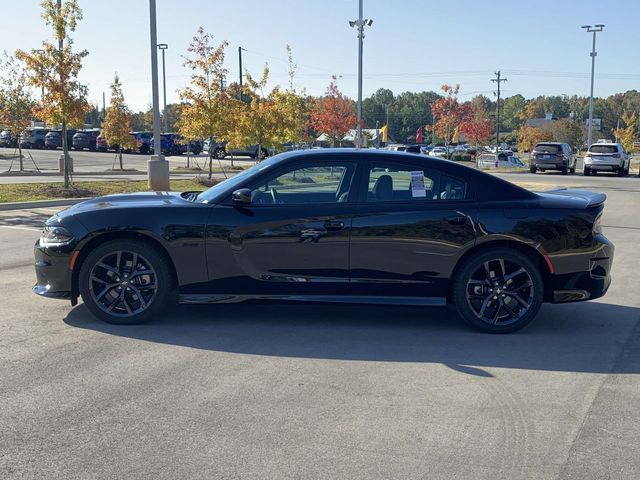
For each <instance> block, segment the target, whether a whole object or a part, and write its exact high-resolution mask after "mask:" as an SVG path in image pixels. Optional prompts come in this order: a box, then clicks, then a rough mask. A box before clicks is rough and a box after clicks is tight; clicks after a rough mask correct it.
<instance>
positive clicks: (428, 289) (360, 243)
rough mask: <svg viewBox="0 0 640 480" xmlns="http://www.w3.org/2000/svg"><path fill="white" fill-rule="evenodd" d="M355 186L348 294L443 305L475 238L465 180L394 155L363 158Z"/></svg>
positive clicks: (473, 212) (473, 209)
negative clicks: (417, 299) (400, 160)
mask: <svg viewBox="0 0 640 480" xmlns="http://www.w3.org/2000/svg"><path fill="white" fill-rule="evenodd" d="M359 190H360V192H362V193H361V194H360V198H359V204H358V208H357V210H356V215H355V216H354V218H353V222H352V224H351V245H350V255H349V256H350V264H351V268H350V272H351V289H352V291H353V293H354V294H357V295H384V296H421V297H432V298H433V299H434V302H435V303H441V302H442V301H443V300H444V298H445V297H446V295H447V291H448V287H449V277H450V275H451V273H452V270H453V267H454V265H455V263H456V262H457V260H458V259H459V258H460V257H461V256H462V254H463V253H464V252H465V251H466V250H467V249H469V248H471V247H472V246H473V245H474V243H475V237H476V234H475V222H476V218H477V208H476V206H475V202H474V201H473V192H472V188H471V185H470V184H469V183H468V182H466V181H465V179H463V178H456V177H454V176H452V175H450V174H448V173H447V172H444V171H438V170H435V169H429V168H425V164H424V163H423V162H420V163H415V164H412V163H403V164H399V163H398V161H397V160H394V159H392V160H371V161H369V162H367V163H365V164H363V165H362V166H361V168H360V169H359Z"/></svg>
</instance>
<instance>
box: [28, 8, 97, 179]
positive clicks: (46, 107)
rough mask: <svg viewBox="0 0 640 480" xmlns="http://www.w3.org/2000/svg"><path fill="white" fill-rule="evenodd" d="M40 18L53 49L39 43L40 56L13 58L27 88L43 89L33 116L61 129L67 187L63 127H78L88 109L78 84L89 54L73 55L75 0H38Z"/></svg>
mask: <svg viewBox="0 0 640 480" xmlns="http://www.w3.org/2000/svg"><path fill="white" fill-rule="evenodd" d="M40 5H41V7H42V18H43V19H44V21H45V23H46V24H47V25H48V26H50V27H51V28H52V29H53V37H54V39H55V40H56V41H57V45H54V44H53V43H51V42H48V41H44V42H42V49H41V51H40V52H38V51H33V52H27V51H24V50H18V51H16V58H18V59H19V60H22V61H23V62H24V63H25V65H26V67H27V69H28V71H29V73H30V75H29V77H28V81H29V84H31V85H32V86H33V87H36V88H37V89H44V92H45V95H44V99H43V101H42V102H40V103H38V104H36V105H35V107H34V112H33V113H34V116H35V117H37V118H41V119H44V120H46V121H47V123H49V124H53V125H56V124H59V125H62V149H63V152H64V186H65V188H69V185H70V176H69V173H70V162H69V146H68V145H67V126H73V125H82V123H83V120H84V115H85V112H86V111H87V110H88V109H89V104H88V102H87V100H86V97H87V87H86V86H85V85H82V84H81V83H80V82H79V81H78V73H79V72H80V69H81V68H82V60H83V59H84V58H85V57H86V56H87V55H88V54H89V52H87V51H86V50H82V51H79V52H74V51H73V40H72V39H71V38H70V37H69V34H70V33H72V32H74V31H75V29H76V26H77V24H78V21H80V20H82V10H81V9H80V7H79V5H78V2H77V0H65V1H63V2H60V4H59V6H58V2H56V0H42V2H41V3H40Z"/></svg>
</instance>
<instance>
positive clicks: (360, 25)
mask: <svg viewBox="0 0 640 480" xmlns="http://www.w3.org/2000/svg"><path fill="white" fill-rule="evenodd" d="M372 23H373V20H371V19H370V18H362V0H360V1H359V9H358V19H357V20H353V21H350V22H349V25H350V26H351V27H356V28H357V29H358V104H357V108H356V117H357V121H358V124H357V125H356V148H360V147H362V40H363V39H364V26H365V25H367V26H368V27H370V26H371V24H372Z"/></svg>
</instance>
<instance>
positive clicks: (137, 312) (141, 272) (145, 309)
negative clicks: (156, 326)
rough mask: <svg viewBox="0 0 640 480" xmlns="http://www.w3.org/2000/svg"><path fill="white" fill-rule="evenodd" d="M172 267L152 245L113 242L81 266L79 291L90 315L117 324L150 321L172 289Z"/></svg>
mask: <svg viewBox="0 0 640 480" xmlns="http://www.w3.org/2000/svg"><path fill="white" fill-rule="evenodd" d="M171 278H172V277H171V274H170V267H169V265H168V262H167V260H166V259H165V257H164V256H163V255H162V254H161V253H160V252H158V251H157V249H156V248H154V247H153V246H152V245H150V244H146V243H145V242H141V241H137V240H129V241H128V240H122V241H111V242H107V243H104V244H102V245H100V246H99V247H97V248H96V249H95V250H93V251H92V252H91V253H90V254H89V255H88V256H87V258H86V259H85V261H84V262H83V264H82V267H81V270H80V276H79V287H80V294H81V295H82V300H83V301H84V303H85V304H86V305H87V308H89V310H91V312H92V313H93V314H94V315H96V316H97V317H99V318H101V319H102V320H104V321H106V322H109V323H114V324H122V325H124V324H134V323H141V322H144V321H147V320H149V319H151V318H152V317H153V315H154V314H156V313H157V312H159V311H161V309H162V308H163V307H164V305H165V304H166V302H167V299H168V298H169V296H170V292H171V289H172V285H171Z"/></svg>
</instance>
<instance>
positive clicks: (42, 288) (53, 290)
mask: <svg viewBox="0 0 640 480" xmlns="http://www.w3.org/2000/svg"><path fill="white" fill-rule="evenodd" d="M72 253H73V248H72V247H71V246H59V247H43V246H41V245H40V240H38V241H37V242H36V244H35V247H34V257H35V268H36V284H35V285H34V287H33V288H32V291H33V293H35V294H37V295H39V296H41V297H47V298H62V299H71V298H72V297H73V295H72V282H71V279H72V271H71V270H70V268H69V265H70V261H71V255H72Z"/></svg>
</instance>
